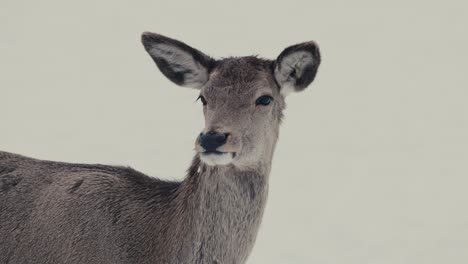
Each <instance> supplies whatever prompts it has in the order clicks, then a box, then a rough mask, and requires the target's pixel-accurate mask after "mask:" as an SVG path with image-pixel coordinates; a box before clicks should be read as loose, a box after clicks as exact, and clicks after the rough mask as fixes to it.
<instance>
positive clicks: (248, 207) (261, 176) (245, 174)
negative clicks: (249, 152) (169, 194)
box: [177, 155, 270, 263]
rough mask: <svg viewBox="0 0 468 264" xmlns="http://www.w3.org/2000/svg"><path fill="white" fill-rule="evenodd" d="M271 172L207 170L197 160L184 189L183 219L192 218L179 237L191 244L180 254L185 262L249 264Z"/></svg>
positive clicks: (184, 222)
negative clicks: (247, 261)
mask: <svg viewBox="0 0 468 264" xmlns="http://www.w3.org/2000/svg"><path fill="white" fill-rule="evenodd" d="M269 171H270V164H267V165H266V164H263V165H262V166H261V167H259V168H258V169H256V170H246V171H240V170H238V169H237V168H235V167H234V166H233V165H228V166H217V167H212V166H207V165H205V164H203V163H201V162H200V160H199V157H198V155H197V156H195V158H194V160H193V162H192V165H191V167H190V169H189V171H188V174H189V175H188V177H187V178H186V179H185V180H184V181H183V182H182V185H181V186H180V189H179V190H180V195H181V196H180V197H179V198H181V199H180V200H178V202H179V203H181V204H179V206H177V208H180V209H181V210H182V211H181V212H180V214H181V215H184V211H185V213H186V212H191V213H190V214H186V215H185V216H186V217H184V219H183V220H181V226H180V228H181V229H182V230H179V231H181V232H180V233H179V234H181V235H182V236H184V237H185V239H183V240H182V241H186V243H187V244H186V245H184V246H183V248H180V249H178V250H179V252H183V253H182V254H181V255H180V257H181V259H184V260H187V258H186V256H195V257H196V259H193V260H191V261H193V262H190V263H244V262H245V260H246V259H247V257H248V255H249V253H250V251H251V250H252V247H253V244H254V242H255V238H256V235H257V231H258V228H259V225H260V221H261V218H262V215H263V210H264V208H265V203H266V198H267V190H268V185H267V183H268V174H269ZM187 238H189V239H188V240H187ZM194 251H196V252H194ZM183 255H186V256H183Z"/></svg>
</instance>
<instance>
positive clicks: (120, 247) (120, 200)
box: [0, 32, 321, 264]
mask: <svg viewBox="0 0 468 264" xmlns="http://www.w3.org/2000/svg"><path fill="white" fill-rule="evenodd" d="M141 41H142V44H143V46H144V48H145V50H146V51H147V53H148V54H149V55H150V57H151V58H152V59H153V61H154V62H155V64H156V66H157V67H158V68H159V70H160V71H161V72H162V74H163V75H164V76H165V77H167V78H168V79H169V80H170V81H172V82H173V83H175V84H176V85H178V86H182V87H189V88H192V89H197V90H198V91H199V96H198V100H199V101H201V103H202V107H203V114H204V118H205V119H204V120H205V126H204V128H203V130H202V131H201V133H200V134H199V135H197V136H196V140H195V148H194V150H195V151H194V152H195V154H194V157H193V160H192V162H191V165H190V166H189V168H188V170H187V173H186V176H185V178H184V179H183V180H181V181H165V180H161V179H158V178H156V177H151V176H148V175H145V174H143V173H141V172H139V171H137V170H134V169H133V168H131V167H125V166H110V165H101V164H79V163H66V162H58V161H47V160H40V159H35V158H30V157H26V156H22V155H19V154H13V153H10V152H0V263H9V264H11V263H21V264H28V263H34V264H39V263H49V264H50V263H71V264H75V263H77V264H78V263H79V264H81V263H100V264H135V263H139V264H146V263H148V264H149V263H164V264H165V263H168V264H176V263H184V264H185V263H198V264H204V263H209V264H214V263H218V264H221V263H222V264H234V263H235V264H237V263H245V262H246V261H247V258H248V256H249V255H250V253H251V251H252V248H253V246H254V243H255V241H256V237H257V233H258V230H259V227H260V224H261V220H262V216H263V212H264V210H265V204H266V200H267V194H268V182H269V174H270V171H271V164H272V158H273V153H274V150H275V146H276V143H277V140H278V135H279V127H280V123H281V120H282V118H283V110H284V109H285V105H286V103H285V98H286V97H287V95H288V94H290V93H292V92H301V91H303V90H304V89H305V88H306V87H308V86H309V85H310V84H311V83H312V81H313V80H314V79H315V76H316V73H317V69H318V67H319V65H320V61H321V57H320V52H319V48H318V45H317V44H316V43H315V42H313V41H308V42H303V43H299V44H296V45H292V46H289V47H287V48H286V49H284V50H283V51H282V52H281V53H280V54H279V56H278V57H277V58H276V59H275V60H270V59H263V58H259V57H258V56H244V57H226V58H221V59H214V58H212V57H210V56H208V55H206V54H204V53H203V52H201V51H199V50H197V49H195V48H192V47H190V46H189V45H187V44H185V43H183V42H181V41H179V40H176V39H172V38H169V37H166V36H163V35H160V34H156V33H151V32H144V33H143V34H142V35H141Z"/></svg>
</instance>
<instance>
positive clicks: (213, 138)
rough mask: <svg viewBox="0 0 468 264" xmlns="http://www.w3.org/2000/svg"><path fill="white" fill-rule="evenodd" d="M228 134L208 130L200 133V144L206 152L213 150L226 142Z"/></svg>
mask: <svg viewBox="0 0 468 264" xmlns="http://www.w3.org/2000/svg"><path fill="white" fill-rule="evenodd" d="M228 136H229V134H226V133H223V134H221V133H218V132H215V131H209V132H207V133H205V134H203V133H201V134H200V146H202V147H203V148H204V149H205V150H206V152H214V151H216V149H217V148H218V147H220V146H222V145H224V144H225V143H226V140H227V138H228Z"/></svg>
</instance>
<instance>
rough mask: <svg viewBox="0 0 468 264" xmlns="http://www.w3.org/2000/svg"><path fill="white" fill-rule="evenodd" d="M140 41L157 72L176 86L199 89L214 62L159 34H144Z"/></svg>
mask: <svg viewBox="0 0 468 264" xmlns="http://www.w3.org/2000/svg"><path fill="white" fill-rule="evenodd" d="M141 41H142V43H143V46H144V47H145V49H146V51H147V52H148V54H149V55H150V56H151V58H152V59H153V60H154V62H155V63H156V65H157V66H158V68H159V70H160V71H161V72H162V73H163V74H164V75H165V76H166V77H167V78H168V79H169V80H171V81H172V82H174V83H175V84H177V85H180V86H185V87H191V88H196V89H199V88H201V87H202V86H203V85H204V84H205V83H206V82H207V81H208V77H209V74H210V72H211V70H212V69H213V67H214V64H215V60H214V59H212V58H211V57H210V56H208V55H206V54H204V53H203V52H201V51H199V50H197V49H194V48H192V47H190V46H188V45H187V44H185V43H183V42H181V41H178V40H175V39H171V38H168V37H165V36H163V35H160V34H156V33H151V32H144V33H143V34H142V36H141Z"/></svg>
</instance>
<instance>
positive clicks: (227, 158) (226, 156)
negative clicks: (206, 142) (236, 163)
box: [200, 153, 232, 166]
mask: <svg viewBox="0 0 468 264" xmlns="http://www.w3.org/2000/svg"><path fill="white" fill-rule="evenodd" d="M200 159H201V161H203V162H204V163H206V164H207V165H209V166H216V165H227V164H229V163H231V162H232V153H223V154H204V153H200Z"/></svg>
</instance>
